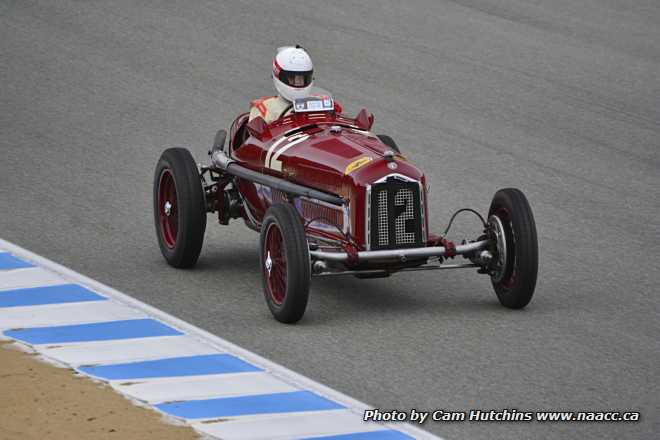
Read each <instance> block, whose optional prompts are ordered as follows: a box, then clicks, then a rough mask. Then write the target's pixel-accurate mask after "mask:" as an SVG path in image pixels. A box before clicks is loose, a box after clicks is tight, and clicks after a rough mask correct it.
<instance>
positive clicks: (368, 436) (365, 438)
mask: <svg viewBox="0 0 660 440" xmlns="http://www.w3.org/2000/svg"><path fill="white" fill-rule="evenodd" d="M302 440H415V439H414V438H413V437H411V436H409V435H406V434H404V433H403V432H399V431H394V430H391V429H390V430H385V431H369V432H356V433H354V434H340V435H331V436H325V437H307V438H305V439H302Z"/></svg>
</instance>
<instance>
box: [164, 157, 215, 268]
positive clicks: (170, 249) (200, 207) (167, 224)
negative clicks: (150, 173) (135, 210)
mask: <svg viewBox="0 0 660 440" xmlns="http://www.w3.org/2000/svg"><path fill="white" fill-rule="evenodd" d="M154 221H155V224H156V235H157V236H158V245H159V246H160V250H161V253H162V254H163V257H165V260H166V261H167V262H168V263H169V264H170V265H171V266H174V267H178V268H185V267H192V266H194V265H195V263H196V262H197V258H199V253H200V252H201V250H202V243H203V241H204V231H205V230H206V203H205V201H204V189H203V188H202V182H201V179H200V177H199V171H198V170H197V165H196V164H195V160H194V159H193V157H192V155H191V154H190V152H189V151H188V150H186V149H185V148H169V149H167V150H165V151H164V152H163V154H162V155H161V156H160V160H159V161H158V165H157V166H156V172H155V173H154Z"/></svg>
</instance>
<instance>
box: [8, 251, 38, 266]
mask: <svg viewBox="0 0 660 440" xmlns="http://www.w3.org/2000/svg"><path fill="white" fill-rule="evenodd" d="M25 267H34V265H33V264H30V263H28V262H27V261H23V260H21V259H18V258H16V257H14V256H13V255H12V254H10V253H9V252H0V270H9V269H23V268H25Z"/></svg>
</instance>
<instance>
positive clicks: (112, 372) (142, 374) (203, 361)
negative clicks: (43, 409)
mask: <svg viewBox="0 0 660 440" xmlns="http://www.w3.org/2000/svg"><path fill="white" fill-rule="evenodd" d="M79 370H80V371H81V372H82V373H85V374H89V375H90V376H95V377H98V378H100V379H106V380H125V379H147V378H155V377H180V376H200V375H203V374H227V373H245V372H249V371H262V370H261V369H260V368H257V367H255V366H253V365H251V364H248V363H247V362H245V361H243V360H241V359H239V358H237V357H236V356H232V355H230V354H224V353H222V354H208V355H199V356H186V357H177V358H169V359H158V360H155V361H144V362H130V363H125V364H114V365H101V366H96V367H81V368H79Z"/></svg>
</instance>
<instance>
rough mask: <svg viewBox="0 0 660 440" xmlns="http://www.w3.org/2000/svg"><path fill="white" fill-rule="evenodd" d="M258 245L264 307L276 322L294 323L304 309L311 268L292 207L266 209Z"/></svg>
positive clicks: (301, 229) (287, 205)
mask: <svg viewBox="0 0 660 440" xmlns="http://www.w3.org/2000/svg"><path fill="white" fill-rule="evenodd" d="M278 235H279V238H278ZM278 242H279V243H280V244H279V250H278V245H276V243H278ZM260 243H261V246H260V248H261V252H260V262H261V274H262V280H263V289H264V296H265V298H266V304H268V308H269V309H270V312H271V313H272V314H273V316H274V317H275V319H277V320H278V321H280V322H283V323H287V324H291V323H294V322H297V321H299V320H300V319H301V318H302V317H303V315H304V313H305V309H306V308H307V301H308V299H309V283H310V277H311V272H310V270H311V269H310V259H309V248H308V245H307V238H306V236H305V229H304V228H303V225H302V222H301V221H300V216H299V215H298V212H297V211H296V209H295V208H294V207H293V206H292V205H289V204H276V205H273V206H271V207H270V208H269V209H268V211H267V212H266V215H265V216H264V221H263V223H262V225H261V239H260ZM269 261H270V262H269ZM282 279H283V280H284V281H283V284H282V281H281V280H282Z"/></svg>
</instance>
